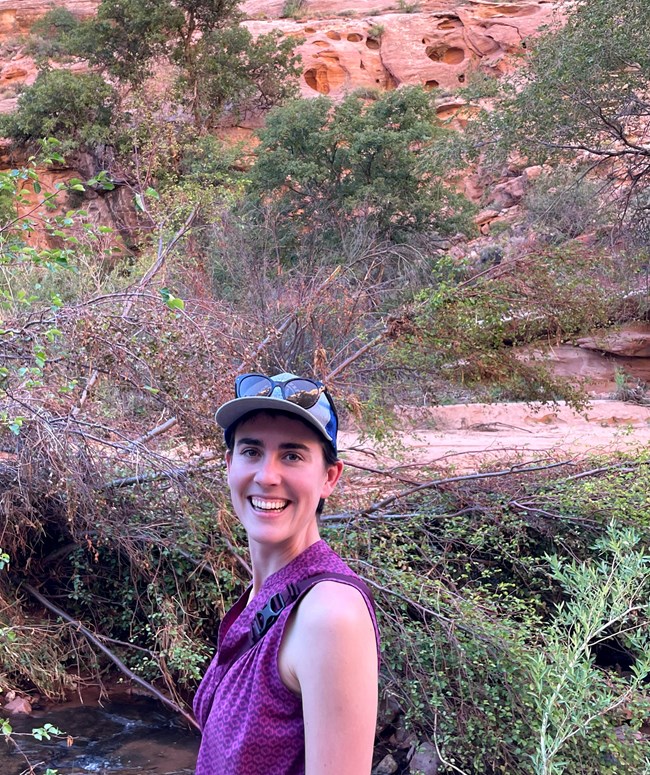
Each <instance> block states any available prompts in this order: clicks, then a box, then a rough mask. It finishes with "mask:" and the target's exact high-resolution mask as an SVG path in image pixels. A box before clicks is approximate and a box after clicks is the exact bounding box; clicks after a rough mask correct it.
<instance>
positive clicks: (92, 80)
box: [0, 70, 117, 150]
mask: <svg viewBox="0 0 650 775" xmlns="http://www.w3.org/2000/svg"><path fill="white" fill-rule="evenodd" d="M116 104H117V95H116V92H115V90H114V89H113V87H112V86H110V84H108V83H106V81H105V80H104V79H103V78H102V76H101V75H98V74H97V73H73V72H70V71H69V70H42V71H41V72H40V73H39V75H38V77H37V78H36V81H35V82H34V84H33V86H31V87H30V88H29V89H26V90H25V91H24V92H23V93H22V94H21V95H20V97H19V98H18V109H17V110H16V112H14V113H12V114H9V115H5V116H1V117H0V134H1V135H2V136H4V137H11V138H13V139H14V140H17V141H18V142H19V143H35V142H37V141H38V140H39V139H41V138H43V137H51V136H54V137H60V138H62V140H63V142H64V147H63V150H70V149H72V148H77V147H79V146H80V145H96V144H98V143H106V142H109V141H110V139H111V137H112V130H111V126H112V123H113V121H114V116H115V110H116Z"/></svg>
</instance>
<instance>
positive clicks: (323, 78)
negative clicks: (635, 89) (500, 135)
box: [242, 0, 555, 126]
mask: <svg viewBox="0 0 650 775" xmlns="http://www.w3.org/2000/svg"><path fill="white" fill-rule="evenodd" d="M344 4H345V3H344V0H314V2H313V3H312V2H310V3H309V5H308V6H303V8H302V10H301V11H300V12H299V13H301V14H304V15H305V17H307V16H311V21H306V20H304V21H303V20H289V19H282V18H278V16H280V15H281V14H282V9H283V7H284V8H286V5H285V6H283V5H282V4H281V3H280V2H279V1H278V0H248V2H246V3H244V5H243V6H242V8H243V10H244V11H245V13H246V14H247V16H248V17H249V21H248V22H246V24H247V26H248V27H249V29H250V30H251V32H253V34H255V35H258V34H261V33H263V32H268V31H269V30H271V29H280V30H281V31H282V32H283V33H284V34H285V35H288V36H292V37H296V38H300V37H302V38H303V40H302V42H300V43H299V44H298V45H297V47H296V51H297V52H298V53H299V54H300V55H301V57H302V61H303V67H304V71H303V76H302V78H301V84H300V86H301V93H302V95H303V96H305V97H308V96H315V95H317V94H327V95H329V96H330V97H332V98H333V99H335V100H336V99H341V98H342V97H343V96H344V95H345V94H346V93H348V92H349V91H351V90H353V89H366V88H372V89H379V90H385V89H394V88H397V87H399V86H401V85H403V84H420V85H423V86H425V87H426V88H428V89H432V90H436V91H438V92H439V94H440V98H441V105H440V114H441V117H442V118H445V119H447V118H453V117H456V116H457V115H458V113H459V112H461V113H462V111H463V102H462V101H460V100H455V99H449V92H450V91H452V90H454V89H457V88H458V87H459V86H462V84H463V83H465V82H466V81H467V78H468V76H469V74H470V73H471V72H475V71H481V72H483V73H485V74H487V75H494V76H498V75H500V74H503V73H505V72H508V71H510V70H512V69H513V68H514V67H515V62H516V56H517V55H519V54H520V53H521V52H522V50H523V45H522V44H523V43H524V41H525V39H526V38H527V37H529V36H531V35H534V34H535V33H536V32H537V30H538V29H539V27H540V26H542V25H544V24H548V23H549V22H550V21H551V19H552V15H553V13H554V9H555V6H554V5H553V4H552V3H545V2H521V3H510V4H508V3H496V2H494V3H493V2H484V0H473V2H472V1H470V2H469V3H465V4H463V3H460V2H458V0H449V2H444V1H443V2H437V3H436V2H431V3H426V4H424V3H423V4H418V3H417V2H413V3H408V2H405V0H402V1H401V9H402V12H397V13H396V12H394V9H395V6H392V5H387V4H385V5H384V6H383V7H382V5H381V3H380V4H378V3H377V2H374V3H372V4H370V3H364V2H362V3H356V4H355V6H354V10H345V9H344V8H343V5H344ZM366 5H368V6H370V5H372V7H368V8H366ZM405 10H408V11H410V12H408V13H405V12H403V11H405ZM326 14H327V15H329V14H336V16H333V15H332V16H328V18H315V17H317V16H321V17H322V16H324V15H326ZM365 14H368V15H367V16H366V15H365ZM262 17H264V18H262ZM465 118H466V117H465ZM461 126H462V120H461Z"/></svg>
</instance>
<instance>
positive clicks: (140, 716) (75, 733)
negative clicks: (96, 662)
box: [0, 698, 199, 775]
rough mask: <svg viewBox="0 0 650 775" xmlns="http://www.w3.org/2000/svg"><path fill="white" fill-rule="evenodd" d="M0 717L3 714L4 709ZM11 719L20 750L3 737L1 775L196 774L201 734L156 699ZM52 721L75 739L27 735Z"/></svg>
mask: <svg viewBox="0 0 650 775" xmlns="http://www.w3.org/2000/svg"><path fill="white" fill-rule="evenodd" d="M0 715H2V712H1V711H0ZM10 723H11V725H12V727H13V729H14V732H15V733H18V734H15V735H14V739H15V741H16V743H17V745H18V747H19V749H20V750H18V749H17V748H16V746H14V745H11V744H5V743H4V742H2V740H1V739H0V775H21V773H24V772H29V771H30V770H29V765H31V766H33V767H34V772H35V773H39V774H40V773H43V772H45V770H46V769H47V768H48V767H49V768H51V769H54V770H56V771H57V772H58V775H89V774H90V773H94V775H192V774H193V773H194V765H195V762H196V755H197V752H198V748H199V737H198V735H197V734H196V733H194V732H193V731H191V730H189V729H188V728H187V727H186V726H184V725H183V722H182V721H181V720H179V719H178V717H175V716H173V715H171V714H169V713H167V711H166V710H165V709H164V708H162V707H161V706H160V705H159V704H157V703H156V702H154V701H150V700H147V699H144V698H138V699H137V700H134V701H128V702H110V703H106V704H104V705H103V706H90V705H83V706H76V707H68V706H62V707H59V708H56V707H55V708H53V709H52V710H48V711H43V712H38V713H34V715H32V716H29V717H25V716H13V717H12V718H11V719H10ZM46 723H50V724H53V725H54V726H55V727H57V728H58V729H60V730H61V731H62V732H64V733H65V734H67V735H70V736H71V737H72V738H74V742H73V744H72V745H70V746H69V745H68V743H67V741H66V740H65V739H63V740H54V739H52V740H50V741H43V742H38V741H37V740H34V738H33V737H32V736H31V735H30V734H28V733H30V732H31V731H32V729H33V728H35V727H42V726H43V725H44V724H46Z"/></svg>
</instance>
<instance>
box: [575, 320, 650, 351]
mask: <svg viewBox="0 0 650 775" xmlns="http://www.w3.org/2000/svg"><path fill="white" fill-rule="evenodd" d="M576 344H577V345H578V347H584V348H585V349H586V350H599V351H600V352H605V353H610V354H612V355H620V356H624V357H627V358H650V323H644V322H635V323H625V324H624V325H622V326H620V327H619V328H617V329H615V330H612V331H603V332H601V333H599V334H594V335H593V336H585V337H582V338H581V339H578V341H577V343H576Z"/></svg>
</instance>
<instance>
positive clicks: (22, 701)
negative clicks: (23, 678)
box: [2, 697, 32, 716]
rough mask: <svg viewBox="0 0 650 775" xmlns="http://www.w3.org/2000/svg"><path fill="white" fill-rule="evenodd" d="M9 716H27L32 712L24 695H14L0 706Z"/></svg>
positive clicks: (30, 705)
mask: <svg viewBox="0 0 650 775" xmlns="http://www.w3.org/2000/svg"><path fill="white" fill-rule="evenodd" d="M2 710H3V711H4V712H5V713H8V714H9V715H10V716H19V715H23V716H29V714H30V713H31V712H32V704H31V703H30V701H29V700H28V699H27V698H26V697H14V699H13V700H9V702H8V703H7V704H6V705H5V706H4V707H3V708H2Z"/></svg>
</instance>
